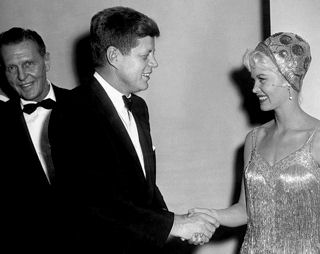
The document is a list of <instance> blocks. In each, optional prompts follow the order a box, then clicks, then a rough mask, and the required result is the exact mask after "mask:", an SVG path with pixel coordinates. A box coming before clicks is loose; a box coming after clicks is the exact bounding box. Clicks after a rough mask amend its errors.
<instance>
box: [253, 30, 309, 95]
mask: <svg viewBox="0 0 320 254" xmlns="http://www.w3.org/2000/svg"><path fill="white" fill-rule="evenodd" d="M255 50H256V51H260V52H262V53H264V54H266V55H267V56H268V57H270V58H271V60H272V61H273V63H274V64H275V65H276V66H277V67H278V70H279V71H280V73H281V74H282V75H283V76H284V78H285V79H286V80H287V81H288V82H289V84H290V85H291V86H292V88H293V89H295V90H296V91H298V92H299V91H300V90H301V86H302V81H303V78H304V76H305V74H306V73H307V70H308V68H309V65H310V62H311V53H310V46H309V44H308V43H307V42H306V41H305V40H304V39H302V38H301V37H300V36H298V35H296V34H293V33H284V32H281V33H276V34H273V35H271V36H270V37H269V38H267V39H266V40H265V41H263V42H260V43H259V44H258V46H257V47H256V49H255Z"/></svg>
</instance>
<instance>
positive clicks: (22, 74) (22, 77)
mask: <svg viewBox="0 0 320 254" xmlns="http://www.w3.org/2000/svg"><path fill="white" fill-rule="evenodd" d="M26 77H27V74H26V71H25V70H24V69H23V68H22V67H19V68H18V79H19V80H25V79H26Z"/></svg>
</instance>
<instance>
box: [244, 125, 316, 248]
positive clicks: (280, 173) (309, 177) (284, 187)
mask: <svg viewBox="0 0 320 254" xmlns="http://www.w3.org/2000/svg"><path fill="white" fill-rule="evenodd" d="M255 132H256V129H254V131H253V136H254V140H255ZM314 133H316V132H315V131H314V132H313V133H312V134H311V135H310V137H309V139H308V140H307V141H306V142H305V143H304V144H303V145H302V146H301V147H300V149H297V150H296V151H294V152H292V153H290V154H289V155H288V156H286V157H285V158H283V159H281V160H280V161H278V162H277V163H275V165H269V163H268V162H267V161H266V160H265V159H264V158H263V157H262V156H261V155H260V154H259V152H258V151H257V149H256V146H255V145H254V148H253V150H252V153H251V161H250V163H249V164H248V166H247V168H246V169H245V191H246V195H247V212H248V225H247V232H246V235H245V238H244V242H243V244H242V248H241V254H319V253H320V167H319V165H318V164H317V162H316V161H315V160H314V159H313V157H312V155H311V146H312V140H313V136H314ZM254 143H255V141H254Z"/></svg>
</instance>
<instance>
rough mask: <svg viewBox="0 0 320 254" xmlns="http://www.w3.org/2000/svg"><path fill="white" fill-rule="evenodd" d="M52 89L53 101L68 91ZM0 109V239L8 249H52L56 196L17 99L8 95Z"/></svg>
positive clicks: (61, 97) (56, 224)
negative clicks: (0, 211) (8, 97)
mask: <svg viewBox="0 0 320 254" xmlns="http://www.w3.org/2000/svg"><path fill="white" fill-rule="evenodd" d="M53 89H54V93H55V96H56V101H57V103H59V102H60V101H62V100H63V98H64V97H65V96H66V94H67V92H68V90H67V89H63V88H59V87H56V86H53ZM0 112H1V115H0V118H1V124H0V140H1V141H0V169H1V179H0V182H1V183H0V186H1V190H2V192H1V197H2V198H1V210H2V212H3V213H4V216H1V221H2V223H0V224H1V226H0V230H1V232H2V234H1V235H2V243H4V244H7V245H8V246H9V248H10V251H12V253H14V249H22V250H24V251H27V250H31V251H36V250H42V251H45V250H46V249H52V247H50V246H51V245H52V243H48V241H49V240H48V239H50V238H52V237H55V234H56V229H57V227H58V223H59V222H60V219H57V218H58V215H57V211H56V208H57V207H58V206H57V203H56V201H57V200H56V198H55V194H54V190H53V186H51V185H49V182H48V180H47V178H46V175H45V173H44V170H43V168H42V165H41V163H40V160H39V158H38V156H37V153H36V150H35V148H34V146H33V143H32V140H31V136H30V134H29V131H28V127H27V125H26V122H25V119H24V116H23V112H22V110H21V106H20V99H19V98H18V97H17V98H12V99H10V100H9V101H8V102H6V103H5V105H3V107H2V108H1V111H0ZM50 124H51V123H50V121H49V125H50ZM50 241H51V240H50ZM42 246H45V248H42ZM8 251H9V249H8ZM10 251H9V252H10Z"/></svg>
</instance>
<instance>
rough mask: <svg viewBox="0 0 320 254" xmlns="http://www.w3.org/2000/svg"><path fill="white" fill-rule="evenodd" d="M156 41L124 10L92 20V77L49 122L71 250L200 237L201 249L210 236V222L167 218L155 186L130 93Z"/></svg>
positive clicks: (128, 249)
mask: <svg viewBox="0 0 320 254" xmlns="http://www.w3.org/2000/svg"><path fill="white" fill-rule="evenodd" d="M159 34H160V33H159V29H158V26H157V24H156V23H155V22H154V21H153V20H152V19H150V18H149V17H147V16H146V15H144V14H142V13H140V12H137V11H135V10H133V9H130V8H125V7H113V8H109V9H105V10H103V11H100V12H98V13H97V14H96V15H94V16H93V18H92V20H91V34H90V36H91V49H92V55H93V60H94V63H95V64H96V68H95V73H94V75H93V77H92V80H91V82H89V83H88V84H87V85H82V86H79V87H77V88H75V89H74V90H73V91H72V94H71V96H70V99H69V101H68V103H67V104H66V105H65V106H62V107H58V108H57V110H56V111H55V113H54V114H53V119H54V120H55V121H54V123H55V124H54V125H52V126H53V128H52V132H50V140H51V141H52V142H51V143H52V154H53V161H54V165H55V168H56V172H57V174H56V175H57V177H56V187H57V189H59V190H60V191H61V192H62V193H63V195H64V196H65V197H66V199H67V202H66V206H65V207H66V208H67V207H68V208H69V209H68V210H69V211H70V214H71V217H70V220H69V222H70V229H71V230H72V232H70V234H69V235H70V236H74V239H73V240H74V241H75V244H74V246H78V247H80V249H82V250H84V249H86V250H87V251H88V253H122V254H127V253H140V254H143V253H149V254H150V253H153V254H155V253H158V251H164V248H165V247H164V246H165V243H166V242H167V241H168V240H169V239H170V238H171V237H174V236H175V237H181V238H184V239H190V238H192V236H193V235H194V234H201V235H202V236H203V241H204V242H206V241H208V240H209V238H210V237H211V235H212V233H213V232H214V230H215V225H214V224H215V222H216V221H215V220H214V219H213V218H211V217H210V216H207V215H205V214H193V215H192V216H187V215H175V214H174V213H173V212H170V211H168V209H167V206H166V204H165V201H164V199H163V197H162V195H161V192H160V190H159V189H158V187H157V185H156V168H155V164H156V163H155V151H154V146H153V144H152V139H151V135H150V126H149V115H148V108H147V105H146V103H145V101H144V100H143V99H142V98H140V97H139V96H137V95H135V93H137V92H140V91H143V90H146V89H147V88H148V85H149V84H148V82H149V80H150V77H151V74H152V72H153V70H154V69H155V68H156V67H157V66H158V63H157V61H156V59H155V39H156V37H158V36H159ZM72 222H73V224H71V223H72ZM177 239H179V238H177ZM70 240H72V239H71V237H70ZM181 243H182V242H181ZM89 251H90V252H89ZM166 253H167V252H166Z"/></svg>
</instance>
